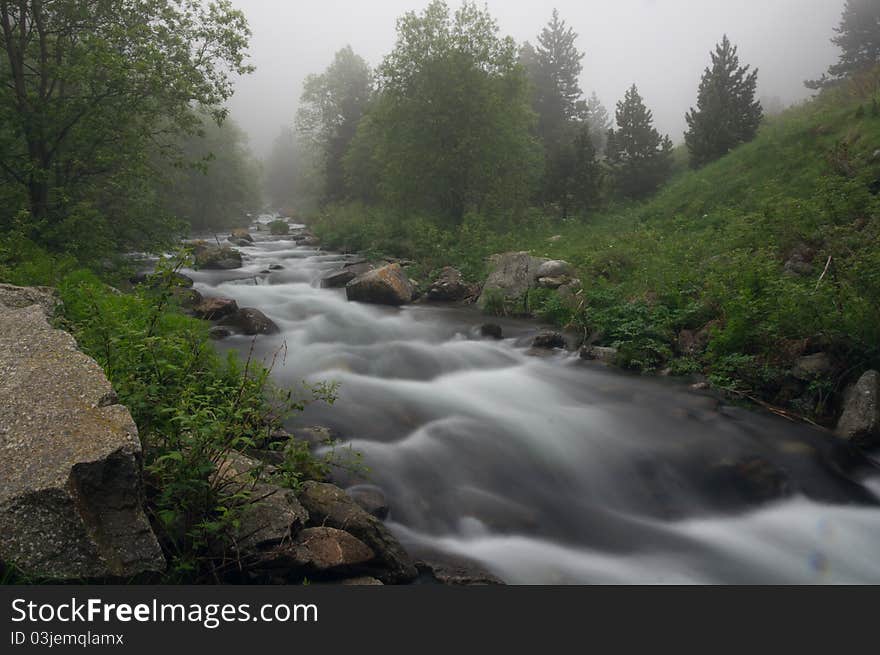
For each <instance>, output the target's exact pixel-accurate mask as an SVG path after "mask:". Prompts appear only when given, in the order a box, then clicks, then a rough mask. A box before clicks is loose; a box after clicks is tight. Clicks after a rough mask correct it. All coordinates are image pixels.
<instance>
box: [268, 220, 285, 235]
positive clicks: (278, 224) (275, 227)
mask: <svg viewBox="0 0 880 655" xmlns="http://www.w3.org/2000/svg"><path fill="white" fill-rule="evenodd" d="M269 234H272V235H275V236H283V235H285V234H290V224H289V223H288V222H287V221H282V220H278V221H272V222H271V223H269Z"/></svg>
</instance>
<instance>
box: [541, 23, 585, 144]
mask: <svg viewBox="0 0 880 655" xmlns="http://www.w3.org/2000/svg"><path fill="white" fill-rule="evenodd" d="M577 37H578V35H577V33H576V32H575V31H574V30H573V29H572V28H570V27H567V26H566V24H565V21H564V20H562V19H560V18H559V12H558V11H557V10H556V9H554V10H553V15H552V17H551V18H550V22H549V23H548V24H547V25H546V26H545V27H544V29H543V30H542V31H541V34H540V35H539V36H538V47H537V48H536V49H535V58H536V67H535V73H534V74H535V77H534V78H533V84H534V87H535V90H534V93H535V110H536V111H537V113H538V133H539V134H540V136H541V138H542V139H544V140H545V142H546V141H550V142H553V141H557V140H558V139H559V133H560V132H561V131H562V130H564V127H565V125H566V123H568V122H569V121H572V120H574V119H576V118H581V117H582V116H581V112H580V111H579V103H578V101H579V100H580V98H581V96H582V95H583V92H582V91H581V88H580V83H579V81H578V80H579V78H580V75H581V72H583V63H582V62H583V58H584V53H582V52H580V51H578V49H577V46H576V45H575V41H577Z"/></svg>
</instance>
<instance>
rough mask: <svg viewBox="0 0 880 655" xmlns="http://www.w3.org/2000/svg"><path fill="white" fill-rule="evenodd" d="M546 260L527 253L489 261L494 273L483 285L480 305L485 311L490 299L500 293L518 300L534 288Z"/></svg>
mask: <svg viewBox="0 0 880 655" xmlns="http://www.w3.org/2000/svg"><path fill="white" fill-rule="evenodd" d="M546 261H547V260H546V259H538V258H536V257H532V256H531V255H530V254H529V253H527V252H508V253H504V254H501V255H493V256H492V257H491V258H490V259H489V263H490V264H491V266H492V271H491V273H489V277H488V278H487V279H486V283H485V284H484V285H483V292H482V294H481V295H480V299H479V301H478V304H479V306H480V308H482V309H485V308H486V305H487V303H488V301H489V298H490V297H492V296H493V295H494V294H498V293H500V294H501V295H503V297H504V298H506V299H508V300H518V299H519V298H522V297H523V296H524V295H525V293H526V292H527V291H528V290H529V289H531V288H532V287H533V286H534V283H535V280H536V278H537V272H538V269H539V268H540V267H541V265H542V264H544V262H546Z"/></svg>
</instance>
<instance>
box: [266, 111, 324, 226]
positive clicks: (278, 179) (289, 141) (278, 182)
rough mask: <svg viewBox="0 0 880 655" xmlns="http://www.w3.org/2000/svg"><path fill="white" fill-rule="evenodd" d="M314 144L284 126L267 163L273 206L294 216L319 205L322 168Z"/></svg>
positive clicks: (267, 194)
mask: <svg viewBox="0 0 880 655" xmlns="http://www.w3.org/2000/svg"><path fill="white" fill-rule="evenodd" d="M313 150H314V148H312V147H310V144H308V143H305V142H303V139H302V138H301V137H300V136H299V134H297V132H296V131H295V130H293V129H291V128H290V127H282V128H281V131H280V132H279V134H278V136H277V137H275V141H274V142H273V143H272V150H271V152H270V153H269V156H268V158H267V159H266V161H265V164H264V166H263V168H264V170H265V175H264V181H265V185H266V187H265V191H266V196H267V198H268V200H269V202H270V203H272V206H273V207H275V208H276V209H278V210H280V211H281V212H283V213H286V214H288V215H291V214H293V213H296V212H301V213H304V212H310V211H314V210H315V209H317V208H318V205H319V204H320V200H321V198H320V197H319V196H320V192H319V191H318V188H319V187H320V185H321V182H320V180H321V177H322V171H321V170H320V166H319V163H318V162H317V161H316V159H317V157H316V156H315V154H314V152H313Z"/></svg>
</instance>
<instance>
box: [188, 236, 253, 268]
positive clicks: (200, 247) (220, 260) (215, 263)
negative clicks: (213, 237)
mask: <svg viewBox="0 0 880 655" xmlns="http://www.w3.org/2000/svg"><path fill="white" fill-rule="evenodd" d="M192 248H193V254H194V256H195V264H196V268H203V269H206V270H234V269H237V268H241V266H242V257H241V253H240V252H239V251H238V250H235V249H234V248H229V247H227V246H222V247H221V246H212V245H211V244H209V243H206V242H204V241H197V242H196V243H194V244H192Z"/></svg>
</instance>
